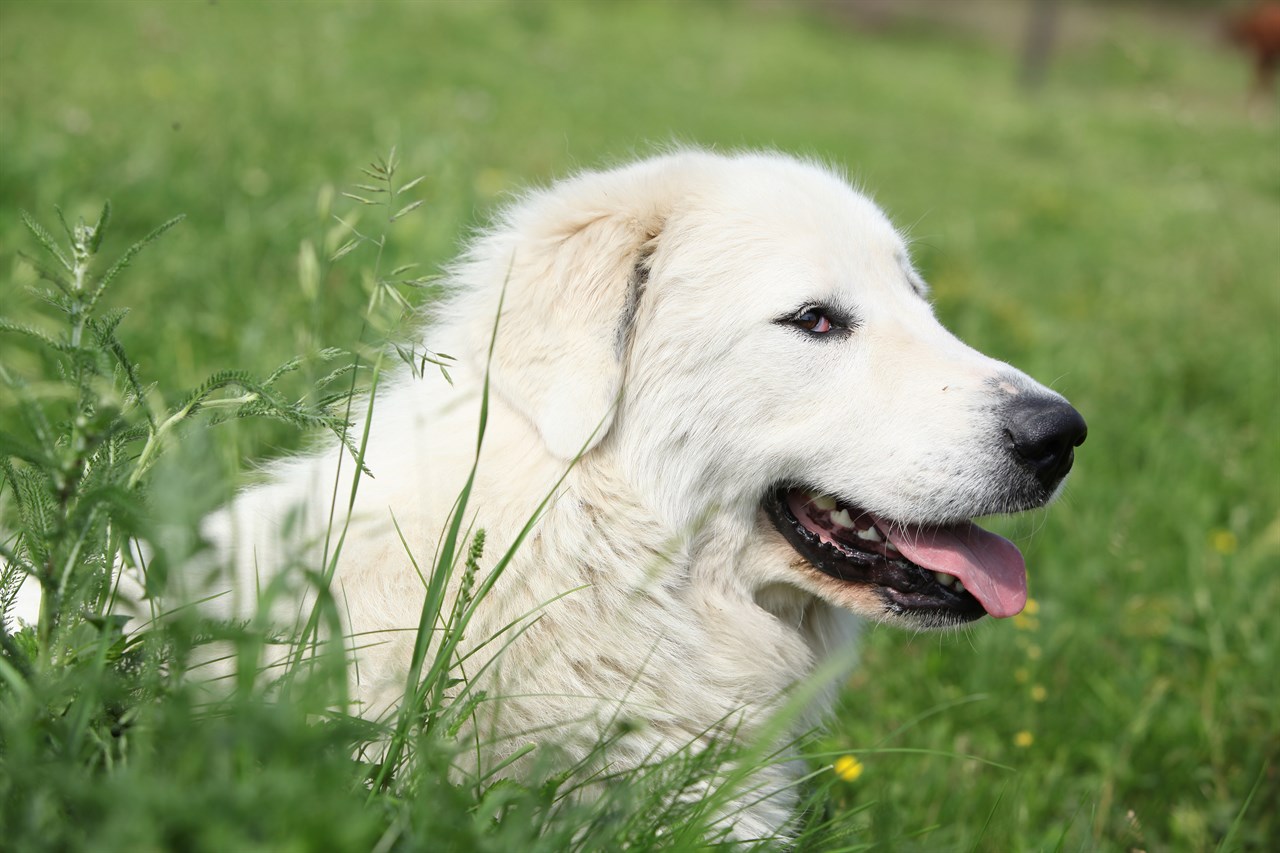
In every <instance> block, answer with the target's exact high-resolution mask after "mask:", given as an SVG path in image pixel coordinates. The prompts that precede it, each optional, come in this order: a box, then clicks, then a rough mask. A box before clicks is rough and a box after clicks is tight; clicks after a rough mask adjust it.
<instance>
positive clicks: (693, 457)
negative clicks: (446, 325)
mask: <svg viewBox="0 0 1280 853" xmlns="http://www.w3.org/2000/svg"><path fill="white" fill-rule="evenodd" d="M468 263H470V264H472V265H473V269H472V270H471V273H470V274H469V275H468V276H467V277H468V278H469V279H470V280H472V281H475V280H477V279H480V280H489V281H493V280H495V279H496V280H498V281H502V282H505V288H504V292H505V296H503V297H502V298H503V299H504V302H503V312H502V320H501V328H500V331H499V333H498V336H497V344H496V349H495V351H494V354H493V362H492V372H491V376H492V382H493V389H494V391H495V392H496V393H497V394H499V395H500V396H501V397H502V398H503V399H504V400H506V401H507V402H508V403H510V404H511V405H512V406H513V407H514V408H516V409H517V410H518V411H519V412H521V413H522V414H523V415H524V416H525V417H526V418H528V420H529V421H530V423H531V424H532V425H533V426H534V427H535V428H536V429H537V431H538V433H539V435H540V436H541V438H542V440H543V442H544V443H545V445H546V447H547V448H549V450H550V451H551V452H552V453H553V454H555V455H557V456H559V457H560V458H562V459H565V460H569V459H572V458H574V457H575V456H577V455H578V454H580V453H588V454H589V453H602V452H607V453H609V454H611V458H612V460H613V462H614V464H615V465H616V466H618V468H619V469H620V470H621V472H622V474H623V475H624V476H625V477H626V478H627V479H628V481H629V482H632V483H634V484H635V486H636V491H637V493H638V494H640V495H642V496H645V498H646V500H647V501H648V503H649V504H650V505H649V506H648V509H650V510H651V511H652V512H653V513H654V514H655V515H657V516H658V517H659V518H660V519H661V520H662V521H663V522H664V523H665V524H666V525H668V526H669V527H670V528H671V529H673V530H679V529H688V528H690V527H692V526H693V525H695V524H697V523H698V520H699V519H705V518H706V517H707V514H708V513H715V514H720V515H722V516H728V517H736V518H739V519H743V520H744V523H747V524H751V525H756V526H758V528H759V529H758V533H759V538H760V541H761V542H762V543H763V544H762V545H761V548H762V549H763V550H764V551H765V552H767V553H766V557H767V559H763V560H761V559H753V560H752V561H751V563H752V565H753V566H754V567H755V568H754V569H753V570H752V576H753V577H752V582H754V583H758V584H760V585H765V584H776V583H779V582H782V583H787V584H790V585H792V586H796V587H799V588H801V589H803V590H806V591H808V592H810V593H812V594H815V595H818V596H820V597H822V598H824V599H826V600H828V601H830V602H832V603H835V604H837V605H840V606H843V607H846V608H848V609H851V610H854V611H855V612H859V613H862V614H863V615H867V616H871V617H875V618H880V619H885V620H888V621H898V622H903V623H905V624H910V625H913V626H917V627H921V626H930V625H947V624H958V623H961V622H965V621H968V620H971V619H976V618H978V617H980V616H982V615H983V614H985V613H990V614H992V615H995V616H1009V615H1012V614H1014V613H1017V612H1018V611H1020V610H1021V609H1022V606H1023V604H1024V603H1025V600H1026V574H1025V567H1024V565H1023V561H1022V557H1021V555H1020V554H1019V553H1018V550H1017V548H1016V547H1015V546H1014V545H1013V544H1012V543H1010V542H1008V541H1007V540H1004V539H1002V538H1000V537H998V536H995V535H994V534H991V533H988V532H986V531H984V530H982V529H981V528H979V527H977V526H976V525H974V524H972V522H971V521H970V519H971V518H974V517H976V516H983V515H989V514H993V513H1008V512H1017V511H1021V510H1025V509H1030V508H1033V507H1038V506H1043V505H1044V504H1046V503H1048V502H1049V501H1050V500H1051V499H1052V498H1053V497H1054V496H1056V494H1057V493H1058V491H1059V490H1060V489H1061V486H1062V482H1063V480H1064V478H1065V477H1066V475H1067V473H1068V471H1069V470H1070V468H1071V465H1072V460H1073V450H1074V448H1075V447H1076V446H1078V445H1079V444H1080V443H1081V442H1082V441H1083V440H1084V436H1085V425H1084V421H1083V419H1082V418H1081V417H1080V415H1079V414H1078V413H1077V412H1076V411H1075V410H1074V409H1073V408H1071V406H1070V405H1068V404H1067V402H1066V401H1065V400H1063V399H1062V398H1061V397H1060V396H1058V395H1057V394H1055V393H1053V392H1052V391H1049V390H1048V389H1046V388H1044V387H1043V386H1041V385H1039V384H1037V383H1036V382H1035V381H1033V380H1032V379H1030V378H1029V377H1027V376H1026V375H1024V374H1023V373H1021V372H1019V371H1017V370H1015V369H1014V368H1012V367H1010V366H1009V365H1007V364H1003V363H1001V362H998V361H995V360H993V359H991V358H988V357H986V356H984V355H982V354H980V353H978V352H976V351H975V350H973V349H971V348H969V347H968V346H966V345H965V344H963V343H961V342H960V341H959V340H957V339H956V338H955V337H954V336H952V335H951V334H950V333H949V332H947V331H946V329H944V328H943V327H942V325H941V324H940V323H939V322H938V321H937V319H936V318H935V316H934V314H933V310H932V308H931V306H930V304H929V302H928V301H927V289H926V286H925V284H924V283H923V282H922V281H921V279H920V277H919V275H917V273H916V272H915V270H914V269H913V268H912V266H911V264H910V261H909V258H908V253H907V248H906V244H905V242H904V241H903V239H902V237H901V236H900V235H899V234H898V233H897V231H895V229H894V228H893V227H892V225H891V224H890V223H889V222H888V220H887V219H886V218H885V216H884V214H883V213H882V212H881V211H880V210H879V209H878V208H877V207H876V206H875V205H874V204H873V203H872V202H871V201H870V200H868V199H867V198H866V197H865V196H863V195H861V194H860V193H858V192H857V191H855V190H854V189H853V188H851V187H850V186H849V185H848V183H846V182H845V181H844V180H842V179H841V178H840V177H838V176H836V175H835V174H833V173H832V172H830V171H829V170H827V169H825V168H822V167H819V166H816V165H813V164H809V163H803V162H799V161H796V160H794V159H790V158H786V157H782V156H777V155H742V156H735V157H722V156H717V155H712V154H707V153H701V152H683V153H678V154H674V155H670V156H667V157H663V158H658V159H655V160H649V161H644V162H641V163H638V164H635V165H632V166H629V167H626V168H623V169H618V170H615V171H611V172H604V173H589V174H586V175H582V176H579V177H577V178H574V179H572V180H570V181H566V182H564V183H562V184H559V185H557V186H555V187H553V188H551V189H550V190H547V191H544V192H542V193H539V194H535V195H534V196H531V197H530V198H528V199H526V200H525V201H524V202H523V203H522V204H519V205H517V206H516V207H515V208H513V210H512V211H511V212H510V213H509V214H508V216H507V218H506V220H504V221H503V222H502V223H501V225H500V227H498V228H497V229H495V230H494V232H493V234H492V235H491V236H490V237H489V238H487V239H485V240H482V241H480V242H479V243H478V244H477V246H476V248H475V249H474V250H473V252H472V255H471V257H470V259H469V261H468ZM497 293H498V290H497V288H491V289H490V290H489V291H488V292H487V295H486V294H484V293H482V294H480V295H471V296H468V297H466V299H468V300H470V301H468V302H466V303H465V309H464V313H465V314H466V316H468V317H470V318H472V320H471V322H473V323H477V324H483V323H484V322H485V318H489V322H492V317H493V316H494V313H493V312H494V311H495V310H496V308H497V299H498V295H497ZM484 299H488V300H489V301H488V302H484V301H483V300H484ZM484 331H485V330H484V327H483V325H477V326H476V328H475V329H474V332H475V333H476V334H473V335H472V338H473V339H476V337H477V335H478V339H480V340H488V336H487V335H486V334H484Z"/></svg>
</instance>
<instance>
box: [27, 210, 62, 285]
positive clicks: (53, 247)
mask: <svg viewBox="0 0 1280 853" xmlns="http://www.w3.org/2000/svg"><path fill="white" fill-rule="evenodd" d="M19 214H20V215H21V216H22V222H23V224H24V225H26V226H27V230H28V231H30V232H31V233H32V234H34V235H35V238H36V239H37V240H39V241H40V245H41V246H44V248H45V251H47V252H48V253H49V254H51V255H53V256H54V257H55V258H57V259H58V262H59V263H61V264H62V265H63V266H64V267H66V268H67V272H71V271H72V270H73V269H74V267H72V265H71V261H69V260H67V256H66V255H64V254H62V250H61V249H59V248H58V244H57V243H55V242H54V240H53V235H52V234H50V233H49V232H48V231H46V230H44V226H43V225H41V224H40V223H39V222H36V221H35V219H33V218H32V217H31V214H29V213H27V212H26V211H25V210H22V211H19Z"/></svg>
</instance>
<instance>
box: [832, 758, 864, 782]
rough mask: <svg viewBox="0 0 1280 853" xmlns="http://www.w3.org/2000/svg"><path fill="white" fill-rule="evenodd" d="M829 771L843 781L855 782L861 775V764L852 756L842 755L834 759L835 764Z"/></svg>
mask: <svg viewBox="0 0 1280 853" xmlns="http://www.w3.org/2000/svg"><path fill="white" fill-rule="evenodd" d="M831 769H832V770H834V771H836V775H837V776H839V777H840V778H841V779H843V780H844V781H846V782H856V781H858V777H859V776H861V775H862V762H861V761H859V760H858V759H856V758H854V757H853V756H852V755H842V756H840V757H839V758H837V759H836V763H835V764H833V765H831Z"/></svg>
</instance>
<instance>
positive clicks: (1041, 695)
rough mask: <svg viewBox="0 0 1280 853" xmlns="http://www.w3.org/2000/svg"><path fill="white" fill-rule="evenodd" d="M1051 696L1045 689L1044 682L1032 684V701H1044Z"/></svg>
mask: <svg viewBox="0 0 1280 853" xmlns="http://www.w3.org/2000/svg"><path fill="white" fill-rule="evenodd" d="M1048 696H1049V691H1048V690H1045V689H1044V685H1043V684H1033V685H1031V701H1032V702H1043V701H1044V700H1045V699H1046V698H1048Z"/></svg>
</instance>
